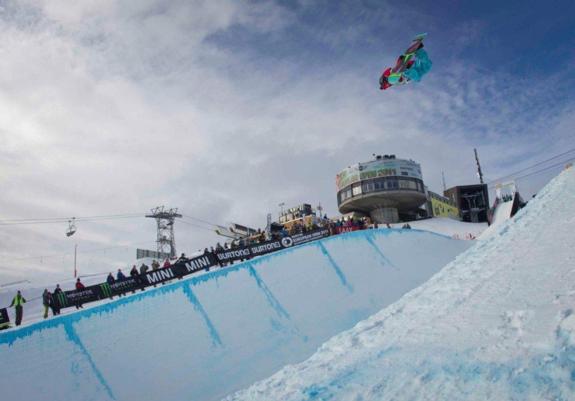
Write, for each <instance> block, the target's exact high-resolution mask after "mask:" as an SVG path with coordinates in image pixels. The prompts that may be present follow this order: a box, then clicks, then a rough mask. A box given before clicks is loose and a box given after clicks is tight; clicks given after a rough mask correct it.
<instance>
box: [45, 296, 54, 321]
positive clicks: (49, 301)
mask: <svg viewBox="0 0 575 401" xmlns="http://www.w3.org/2000/svg"><path fill="white" fill-rule="evenodd" d="M42 305H44V319H46V318H48V308H50V306H52V294H51V293H50V291H48V289H47V288H45V289H44V293H42ZM52 314H54V310H52Z"/></svg>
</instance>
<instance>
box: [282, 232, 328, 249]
mask: <svg viewBox="0 0 575 401" xmlns="http://www.w3.org/2000/svg"><path fill="white" fill-rule="evenodd" d="M325 237H329V229H327V228H320V229H319V230H314V231H308V232H307V233H302V234H295V235H292V237H291V238H292V240H293V244H294V245H299V244H303V243H306V242H310V241H315V240H317V239H320V238H325Z"/></svg>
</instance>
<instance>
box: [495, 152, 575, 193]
mask: <svg viewBox="0 0 575 401" xmlns="http://www.w3.org/2000/svg"><path fill="white" fill-rule="evenodd" d="M572 161H575V157H572V158H570V159H567V160H564V161H561V162H559V163H556V164H552V165H551V166H547V167H544V168H542V169H539V170H536V171H533V172H531V173H528V174H525V175H522V176H520V177H516V178H515V180H516V181H518V180H521V179H523V178H526V177H529V176H532V175H535V174H539V173H542V172H544V171H547V170H551V169H552V168H557V167H561V166H564V165H565V164H566V163H569V162H572ZM489 188H495V185H490V186H489Z"/></svg>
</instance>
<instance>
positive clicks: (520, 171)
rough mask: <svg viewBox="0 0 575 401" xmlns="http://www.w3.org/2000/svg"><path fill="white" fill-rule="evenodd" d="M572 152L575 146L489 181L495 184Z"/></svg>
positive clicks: (574, 150)
mask: <svg viewBox="0 0 575 401" xmlns="http://www.w3.org/2000/svg"><path fill="white" fill-rule="evenodd" d="M572 152H575V148H573V149H569V150H567V151H565V152H563V153H560V154H558V155H556V156H553V157H550V158H549V159H546V160H543V161H540V162H538V163H535V164H533V165H531V166H529V167H525V168H523V169H521V170H518V171H516V172H514V173H511V174H507V175H504V176H503V177H499V178H497V179H495V180H491V181H490V182H489V183H488V185H491V184H493V183H496V182H499V181H501V180H504V179H506V178H509V177H512V176H514V175H516V174H519V173H522V172H524V171H527V170H530V169H532V168H533V167H537V166H540V165H541V164H544V163H547V162H549V161H551V160H555V159H557V158H560V157H561V156H565V155H567V154H569V153H572ZM567 161H569V160H567ZM562 163H565V162H562Z"/></svg>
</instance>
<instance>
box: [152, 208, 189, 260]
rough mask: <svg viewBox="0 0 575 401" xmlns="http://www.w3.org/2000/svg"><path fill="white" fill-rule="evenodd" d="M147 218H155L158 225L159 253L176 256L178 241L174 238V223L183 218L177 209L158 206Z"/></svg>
mask: <svg viewBox="0 0 575 401" xmlns="http://www.w3.org/2000/svg"><path fill="white" fill-rule="evenodd" d="M146 217H149V218H153V219H155V220H156V224H157V227H158V228H157V240H156V244H157V251H158V252H159V253H160V254H161V253H167V254H169V255H170V257H174V256H176V239H175V236H174V223H175V221H176V218H181V217H182V215H181V214H179V213H178V209H177V208H172V209H165V208H164V206H158V207H155V208H153V209H152V210H151V214H147V215H146Z"/></svg>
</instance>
